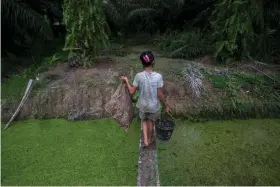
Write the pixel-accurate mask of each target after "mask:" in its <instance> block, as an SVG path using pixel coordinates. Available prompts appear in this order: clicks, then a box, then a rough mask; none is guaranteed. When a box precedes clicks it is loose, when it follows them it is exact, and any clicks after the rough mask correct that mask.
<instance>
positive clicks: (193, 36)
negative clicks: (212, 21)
mask: <svg viewBox="0 0 280 187" xmlns="http://www.w3.org/2000/svg"><path fill="white" fill-rule="evenodd" d="M206 36H208V35H207V34H204V33H202V32H201V31H199V30H197V31H196V30H193V31H184V32H182V33H179V32H172V33H167V34H165V35H162V36H157V38H156V39H155V41H154V42H155V45H156V46H157V47H158V48H159V49H160V50H161V51H163V52H165V53H167V54H168V57H171V58H192V57H197V56H199V55H204V54H207V53H209V52H211V46H210V43H209V41H210V40H209V39H208V38H206Z"/></svg>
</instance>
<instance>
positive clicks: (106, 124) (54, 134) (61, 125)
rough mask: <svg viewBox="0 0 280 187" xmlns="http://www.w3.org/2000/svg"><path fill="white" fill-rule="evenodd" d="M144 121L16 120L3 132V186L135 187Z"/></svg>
mask: <svg viewBox="0 0 280 187" xmlns="http://www.w3.org/2000/svg"><path fill="white" fill-rule="evenodd" d="M139 127H140V126H139V124H137V123H134V124H132V126H131V128H130V129H129V132H128V133H125V132H124V130H122V129H120V128H119V127H118V126H117V124H116V123H115V122H113V121H111V120H96V121H83V122H68V121H66V120H60V119H57V120H30V121H20V122H16V123H15V124H13V125H12V126H11V128H9V129H7V130H6V131H3V132H2V167H1V171H2V179H1V183H2V185H21V186H24V185H25V186H32V185H36V186H37V185H38V186H40V185H42V186H43V185H44V186H51V185H57V186H59V185H61V186H62V185H63V186H70V185H73V186H75V185H79V186H94V185H131V186H132V185H135V184H136V176H137V166H138V164H137V159H138V143H139V131H140V130H139Z"/></svg>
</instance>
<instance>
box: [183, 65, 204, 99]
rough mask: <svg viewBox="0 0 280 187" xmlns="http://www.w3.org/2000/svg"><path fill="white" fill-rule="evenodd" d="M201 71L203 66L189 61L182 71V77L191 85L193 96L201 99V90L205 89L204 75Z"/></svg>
mask: <svg viewBox="0 0 280 187" xmlns="http://www.w3.org/2000/svg"><path fill="white" fill-rule="evenodd" d="M201 69H202V67H201V65H199V64H198V63H196V62H192V61H189V62H188V63H187V64H186V65H185V67H184V68H183V69H182V75H183V77H184V79H185V81H186V82H187V83H188V84H189V87H190V88H191V90H192V92H193V96H194V97H196V98H199V97H200V94H201V90H202V89H203V82H202V79H203V74H202V72H201V71H200V70H201Z"/></svg>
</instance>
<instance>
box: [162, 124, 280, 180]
mask: <svg viewBox="0 0 280 187" xmlns="http://www.w3.org/2000/svg"><path fill="white" fill-rule="evenodd" d="M279 139H280V120H248V121H247V120H246V121H212V122H207V123H191V122H188V121H178V122H177V127H176V129H175V131H174V134H173V135H172V138H171V140H170V142H168V143H163V142H159V143H158V157H159V172H160V177H161V178H160V180H161V185H168V186H173V185H175V186H176V185H186V186H187V185H246V186H247V185H249V186H250V185H268V186H269V185H279V183H280V161H279V155H280V147H279Z"/></svg>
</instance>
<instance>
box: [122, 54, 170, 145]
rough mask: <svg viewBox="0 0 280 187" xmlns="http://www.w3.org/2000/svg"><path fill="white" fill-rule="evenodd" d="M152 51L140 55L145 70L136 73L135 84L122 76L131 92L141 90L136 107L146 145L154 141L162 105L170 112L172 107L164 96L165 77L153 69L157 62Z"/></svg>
mask: <svg viewBox="0 0 280 187" xmlns="http://www.w3.org/2000/svg"><path fill="white" fill-rule="evenodd" d="M154 59H155V58H154V55H153V54H152V52H150V51H147V52H143V53H142V54H141V55H140V60H141V62H142V65H143V68H144V71H142V72H139V73H137V74H136V75H135V77H134V81H133V85H130V84H129V81H128V78H127V77H125V76H122V77H121V80H123V81H124V83H125V84H126V86H127V88H128V90H129V92H130V94H132V95H133V94H134V93H135V92H136V90H138V91H139V98H138V101H137V104H136V107H137V108H138V109H139V117H140V119H141V123H142V129H143V137H144V146H149V145H151V144H152V143H153V125H154V123H155V121H156V120H157V119H159V118H160V113H161V106H160V103H161V104H162V105H163V106H164V108H165V112H166V113H169V112H170V108H169V106H168V104H167V103H166V101H165V99H164V96H163V91H162V87H163V79H162V75H161V74H159V73H157V72H155V71H153V66H154V64H155V60H154Z"/></svg>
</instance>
